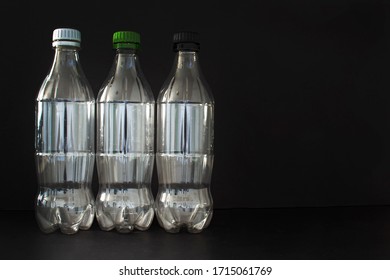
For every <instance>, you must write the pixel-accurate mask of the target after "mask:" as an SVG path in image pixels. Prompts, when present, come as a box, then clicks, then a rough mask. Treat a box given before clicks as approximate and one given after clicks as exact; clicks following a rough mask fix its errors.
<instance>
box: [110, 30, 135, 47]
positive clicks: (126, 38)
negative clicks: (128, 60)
mask: <svg viewBox="0 0 390 280" xmlns="http://www.w3.org/2000/svg"><path fill="white" fill-rule="evenodd" d="M140 42H141V39H140V35H139V33H137V32H133V31H117V32H115V33H114V35H113V36H112V45H113V47H114V49H135V50H136V49H139V47H140Z"/></svg>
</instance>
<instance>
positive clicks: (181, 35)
mask: <svg viewBox="0 0 390 280" xmlns="http://www.w3.org/2000/svg"><path fill="white" fill-rule="evenodd" d="M199 41H200V40H199V33H197V32H193V31H181V32H176V33H175V34H173V51H175V52H177V51H199V50H200V42H199Z"/></svg>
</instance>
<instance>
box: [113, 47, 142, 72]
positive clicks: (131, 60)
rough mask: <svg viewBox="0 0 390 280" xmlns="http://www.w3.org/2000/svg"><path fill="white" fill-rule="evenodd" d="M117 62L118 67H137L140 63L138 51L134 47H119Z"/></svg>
mask: <svg viewBox="0 0 390 280" xmlns="http://www.w3.org/2000/svg"><path fill="white" fill-rule="evenodd" d="M116 64H117V67H121V68H125V69H129V68H135V67H136V66H137V64H138V55H137V51H136V50H134V49H117V50H116Z"/></svg>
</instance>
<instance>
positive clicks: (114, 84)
mask: <svg viewBox="0 0 390 280" xmlns="http://www.w3.org/2000/svg"><path fill="white" fill-rule="evenodd" d="M96 101H97V102H136V103H154V102H155V100H154V96H153V93H152V90H151V88H150V85H149V83H148V81H147V80H146V78H145V77H144V75H143V74H142V72H141V71H140V70H138V71H134V70H133V69H129V70H127V71H121V72H115V71H113V70H112V71H111V72H110V74H109V75H108V77H107V79H106V81H105V82H104V83H103V85H102V87H101V88H100V90H99V93H98V97H97V99H96Z"/></svg>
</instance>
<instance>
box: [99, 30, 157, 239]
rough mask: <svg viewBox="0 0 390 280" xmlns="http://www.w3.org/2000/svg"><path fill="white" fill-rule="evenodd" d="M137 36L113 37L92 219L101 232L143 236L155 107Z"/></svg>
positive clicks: (149, 208) (149, 203) (149, 215)
mask: <svg viewBox="0 0 390 280" xmlns="http://www.w3.org/2000/svg"><path fill="white" fill-rule="evenodd" d="M139 46H140V35H139V34H138V33H136V32H131V31H119V32H115V33H114V35H113V47H114V49H116V56H115V59H114V63H113V65H112V68H111V71H110V72H109V75H108V78H107V80H106V81H105V82H104V84H103V86H102V87H101V89H100V92H99V95H98V98H97V132H98V133H97V155H96V158H97V168H98V177H99V193H98V196H97V199H96V200H97V212H96V217H97V220H98V223H99V226H100V228H101V229H102V230H106V231H108V230H112V229H113V228H116V230H117V231H119V232H124V233H126V232H131V231H133V230H134V228H136V229H138V230H147V229H148V228H149V227H150V225H151V223H152V220H153V217H154V209H153V203H154V200H153V195H152V192H151V186H150V185H151V180H152V171H153V164H154V110H155V101H154V96H153V94H152V91H151V89H150V86H149V84H148V82H147V80H146V79H145V77H144V75H143V73H142V71H141V67H140V62H139V58H138V54H137V53H138V50H139Z"/></svg>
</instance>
